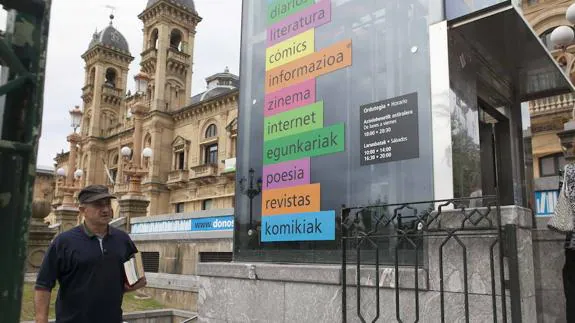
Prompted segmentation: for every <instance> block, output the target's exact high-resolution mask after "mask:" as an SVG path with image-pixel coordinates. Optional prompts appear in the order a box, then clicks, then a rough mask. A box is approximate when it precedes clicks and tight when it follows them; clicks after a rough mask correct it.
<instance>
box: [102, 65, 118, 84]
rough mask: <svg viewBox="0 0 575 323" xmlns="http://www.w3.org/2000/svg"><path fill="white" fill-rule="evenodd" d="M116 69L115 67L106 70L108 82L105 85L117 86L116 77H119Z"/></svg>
mask: <svg viewBox="0 0 575 323" xmlns="http://www.w3.org/2000/svg"><path fill="white" fill-rule="evenodd" d="M117 75H118V74H117V73H116V70H115V69H113V68H108V69H107V70H106V82H105V84H104V85H106V86H109V87H116V78H117Z"/></svg>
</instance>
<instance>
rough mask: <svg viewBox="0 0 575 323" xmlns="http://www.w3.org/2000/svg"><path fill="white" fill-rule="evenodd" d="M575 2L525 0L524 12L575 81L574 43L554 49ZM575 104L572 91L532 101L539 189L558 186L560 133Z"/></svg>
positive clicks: (561, 152)
mask: <svg viewBox="0 0 575 323" xmlns="http://www.w3.org/2000/svg"><path fill="white" fill-rule="evenodd" d="M572 3H573V1H571V0H524V1H523V14H524V16H525V18H526V19H527V21H528V22H529V23H530V24H531V27H532V28H533V30H534V31H535V32H536V33H537V35H539V37H540V39H541V41H542V42H543V43H544V44H545V45H546V46H547V48H548V49H549V51H550V52H551V54H552V55H553V57H554V58H555V59H557V61H558V63H559V65H560V66H561V67H562V68H563V69H564V70H565V71H566V73H567V74H568V75H569V76H570V78H571V81H572V82H573V81H575V56H574V55H573V54H574V53H575V47H574V46H570V47H569V48H568V49H567V52H563V51H562V50H560V49H556V48H554V46H553V44H551V41H550V35H551V32H552V31H553V29H555V28H556V27H558V26H561V25H569V22H568V21H567V20H566V18H565V12H566V11H567V8H568V7H569V5H571V4H572ZM574 105H575V97H574V96H573V95H572V94H564V95H560V96H555V97H549V98H545V99H540V100H536V101H532V102H529V114H530V117H531V129H530V136H531V144H532V149H533V173H534V178H535V190H536V191H537V190H538V183H539V182H551V183H552V185H551V186H554V185H555V183H556V182H557V180H558V178H557V175H558V173H559V169H560V168H561V166H562V165H564V163H565V159H564V157H563V151H562V149H561V143H560V141H559V137H558V136H557V133H558V132H560V131H563V124H564V123H566V122H567V121H569V120H570V119H572V116H573V107H574ZM538 179H541V180H538ZM544 186H545V185H544ZM556 187H557V186H554V187H553V188H556Z"/></svg>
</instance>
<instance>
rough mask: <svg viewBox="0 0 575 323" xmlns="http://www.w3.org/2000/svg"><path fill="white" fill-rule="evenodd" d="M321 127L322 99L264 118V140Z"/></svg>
mask: <svg viewBox="0 0 575 323" xmlns="http://www.w3.org/2000/svg"><path fill="white" fill-rule="evenodd" d="M321 127H323V101H319V102H316V103H313V104H310V105H308V106H305V107H303V108H298V109H295V110H290V111H287V112H284V113H280V114H276V115H275V116H273V117H268V118H264V141H268V140H273V139H277V138H282V137H287V136H291V135H295V134H298V133H302V132H306V131H310V130H314V129H319V128H321Z"/></svg>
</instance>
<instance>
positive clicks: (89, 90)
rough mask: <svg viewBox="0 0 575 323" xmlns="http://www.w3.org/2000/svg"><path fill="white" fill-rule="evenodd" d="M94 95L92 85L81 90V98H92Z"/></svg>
mask: <svg viewBox="0 0 575 323" xmlns="http://www.w3.org/2000/svg"><path fill="white" fill-rule="evenodd" d="M93 94H94V85H93V84H88V85H86V86H84V87H83V88H82V98H85V97H92V95H93Z"/></svg>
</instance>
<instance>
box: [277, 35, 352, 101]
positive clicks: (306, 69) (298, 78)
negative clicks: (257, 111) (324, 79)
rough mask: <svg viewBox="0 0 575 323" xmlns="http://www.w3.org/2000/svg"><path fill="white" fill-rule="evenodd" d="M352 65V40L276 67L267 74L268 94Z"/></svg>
mask: <svg viewBox="0 0 575 323" xmlns="http://www.w3.org/2000/svg"><path fill="white" fill-rule="evenodd" d="M350 65H351V39H349V40H344V41H341V42H339V43H336V44H335V45H332V46H330V47H327V48H324V49H322V50H321V51H319V52H315V53H313V54H309V55H307V56H304V57H302V58H300V59H297V60H295V61H293V62H290V63H287V64H285V65H282V66H279V67H276V68H274V69H271V70H269V71H267V73H266V93H270V92H274V91H277V90H279V89H283V88H285V87H288V86H290V85H294V84H297V83H299V82H302V81H305V80H309V79H312V78H315V77H318V76H320V75H324V74H327V73H330V72H333V71H336V70H338V69H340V68H343V67H346V66H350Z"/></svg>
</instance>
